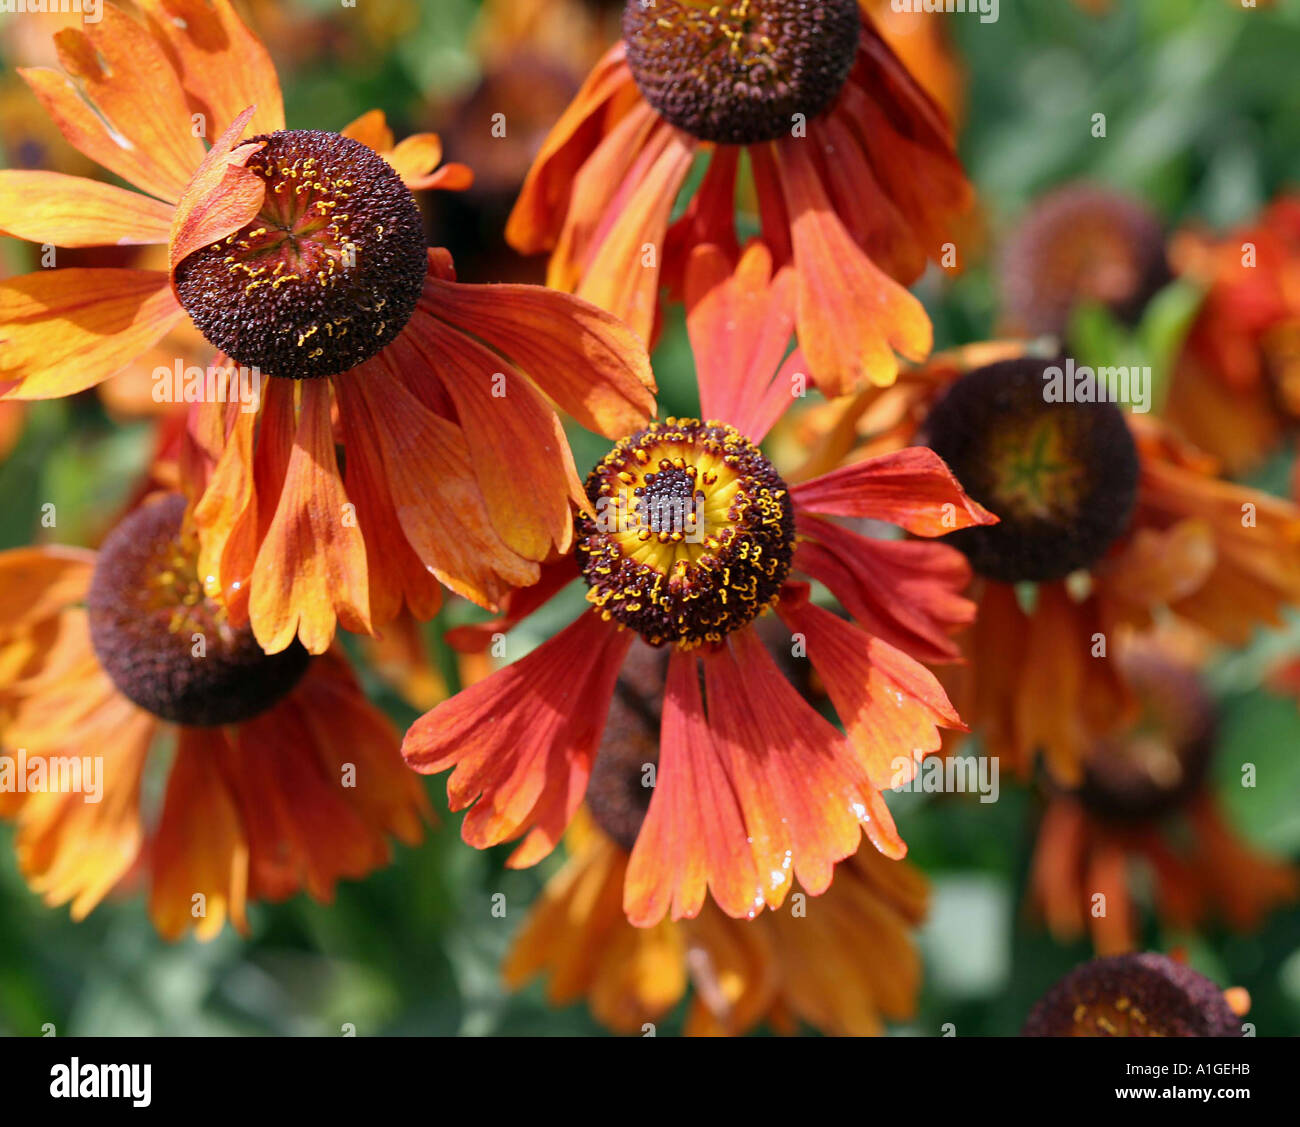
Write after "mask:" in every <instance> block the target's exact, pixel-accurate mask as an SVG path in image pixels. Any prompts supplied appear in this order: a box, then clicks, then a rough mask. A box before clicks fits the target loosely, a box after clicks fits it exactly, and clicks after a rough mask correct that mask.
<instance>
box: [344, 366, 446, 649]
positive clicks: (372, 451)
mask: <svg viewBox="0 0 1300 1127" xmlns="http://www.w3.org/2000/svg"><path fill="white" fill-rule="evenodd" d="M361 394H363V393H362V391H361V388H360V386H359V383H358V381H357V380H355V379H354V378H352V377H351V376H349V375H346V374H345V375H343V376H340V377H338V378H337V379H336V380H335V395H336V396H337V397H338V403H339V422H340V424H341V425H342V428H343V449H344V450H345V451H347V459H346V468H345V471H344V476H343V485H344V488H345V489H346V490H347V494H348V497H349V499H350V500H351V502H352V503H353V504H354V505H355V506H356V513H357V524H358V526H360V528H361V534H362V537H363V538H364V539H365V544H366V575H367V577H368V578H369V581H370V621H371V625H373V626H374V627H375V628H376V629H379V628H380V627H382V626H384V625H385V624H387V623H391V622H393V620H394V619H395V618H396V616H397V615H398V613H399V612H400V611H401V608H402V605H403V604H404V603H405V605H406V606H408V607H409V608H410V611H411V614H413V615H414V616H415V617H416V618H418V619H420V620H421V621H427V620H428V619H430V618H432V617H433V616H434V615H435V614H436V613H437V611H438V607H439V606H441V605H442V587H441V585H440V584H439V583H438V580H437V577H436V576H435V575H434V574H433V573H432V572H430V571H429V569H428V568H427V567H426V566H425V565H424V563H423V562H421V560H420V557H419V556H418V555H416V553H415V549H414V548H412V547H411V544H410V541H408V540H407V539H406V534H405V532H403V531H402V524H401V521H400V520H399V519H398V516H397V511H396V509H395V508H394V507H393V498H392V494H391V493H390V492H389V488H388V482H387V481H386V480H385V477H384V459H383V453H382V451H381V450H380V449H379V447H378V445H377V444H376V443H375V442H374V441H373V438H372V436H371V432H370V430H369V429H368V424H367V419H368V415H367V413H366V410H365V407H364V406H363V405H360V404H357V403H356V398H357V397H358V396H359V395H361Z"/></svg>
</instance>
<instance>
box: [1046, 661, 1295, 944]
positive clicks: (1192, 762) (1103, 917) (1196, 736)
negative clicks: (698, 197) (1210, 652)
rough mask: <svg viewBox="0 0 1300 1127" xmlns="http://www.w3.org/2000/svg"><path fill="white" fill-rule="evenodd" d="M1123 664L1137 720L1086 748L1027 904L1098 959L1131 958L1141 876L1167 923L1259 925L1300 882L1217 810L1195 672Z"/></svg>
mask: <svg viewBox="0 0 1300 1127" xmlns="http://www.w3.org/2000/svg"><path fill="white" fill-rule="evenodd" d="M1121 666H1122V668H1123V671H1124V675H1125V682H1126V684H1127V685H1128V686H1129V687H1130V688H1131V689H1132V690H1133V691H1134V693H1135V695H1136V696H1137V698H1138V700H1139V702H1140V704H1141V706H1142V707H1141V719H1140V721H1138V722H1135V723H1134V724H1133V725H1131V726H1130V727H1128V728H1127V729H1126V730H1124V731H1123V732H1121V733H1118V734H1117V735H1114V736H1110V737H1107V738H1104V739H1101V740H1099V741H1098V742H1097V743H1096V744H1094V745H1093V746H1092V747H1091V748H1089V749H1088V751H1087V753H1086V755H1085V757H1084V764H1083V781H1082V783H1081V785H1080V787H1079V788H1078V789H1077V790H1075V791H1069V792H1058V793H1057V794H1056V795H1055V796H1054V797H1053V798H1052V800H1051V804H1050V806H1049V807H1048V810H1047V812H1046V814H1045V815H1044V817H1043V822H1042V825H1041V826H1040V828H1039V832H1038V842H1037V845H1036V846H1035V850H1034V862H1033V871H1032V874H1031V877H1030V881H1031V890H1032V896H1033V900H1034V903H1035V907H1036V908H1037V909H1038V910H1039V911H1040V912H1041V914H1042V915H1043V917H1044V918H1045V920H1046V922H1047V925H1048V927H1049V928H1050V929H1051V931H1052V933H1053V934H1054V935H1055V936H1056V937H1057V938H1059V939H1061V940H1063V941H1068V940H1073V939H1076V938H1078V936H1079V935H1080V934H1082V933H1083V931H1084V929H1085V926H1086V928H1087V930H1088V932H1089V933H1090V934H1091V937H1092V941H1093V945H1094V946H1095V947H1096V949H1097V950H1098V952H1100V953H1101V954H1115V953H1117V952H1121V951H1129V950H1132V949H1134V948H1135V947H1136V946H1138V943H1139V936H1140V934H1141V923H1142V921H1141V918H1140V913H1139V907H1138V901H1139V896H1138V894H1137V891H1136V890H1137V887H1138V886H1139V876H1138V874H1139V872H1140V871H1142V870H1145V871H1146V873H1148V874H1149V876H1150V878H1151V886H1152V893H1153V896H1154V907H1155V911H1156V913H1157V915H1158V917H1159V918H1160V920H1161V921H1162V922H1163V923H1165V924H1167V925H1168V926H1170V927H1174V928H1190V927H1193V926H1195V925H1197V924H1199V923H1201V922H1202V921H1203V920H1204V919H1205V918H1206V917H1208V916H1210V915H1211V914H1214V915H1218V916H1221V917H1223V918H1224V920H1225V921H1226V922H1227V923H1228V924H1229V925H1230V926H1231V927H1233V928H1235V929H1236V930H1238V931H1248V930H1250V929H1252V928H1255V927H1257V926H1258V925H1259V923H1260V921H1261V920H1262V919H1263V917H1264V916H1265V915H1266V914H1267V913H1268V912H1269V911H1270V910H1271V909H1272V908H1274V907H1276V906H1277V905H1279V904H1282V903H1285V902H1287V901H1290V900H1294V899H1295V898H1296V896H1297V895H1300V873H1298V872H1297V870H1296V869H1295V867H1294V866H1292V865H1289V864H1286V863H1285V862H1283V861H1281V860H1277V859H1274V858H1271V857H1267V856H1265V855H1264V854H1262V853H1260V852H1259V851H1257V850H1255V849H1254V848H1252V847H1251V846H1250V845H1248V844H1247V843H1246V842H1244V841H1242V840H1241V838H1240V837H1239V836H1238V835H1237V834H1236V833H1235V832H1234V831H1233V830H1232V829H1231V828H1230V827H1229V825H1228V823H1227V821H1226V820H1225V818H1224V816H1223V814H1222V813H1221V812H1220V809H1219V804H1218V803H1217V802H1216V800H1215V798H1214V796H1213V794H1212V793H1211V790H1210V787H1209V785H1208V783H1207V776H1208V772H1209V767H1210V764H1211V761H1212V759H1213V757H1214V751H1215V738H1216V717H1215V715H1214V709H1213V704H1212V702H1211V701H1210V699H1209V697H1208V695H1207V694H1206V692H1205V690H1204V688H1203V687H1202V686H1201V685H1200V683H1199V680H1198V678H1197V675H1196V673H1195V671H1194V669H1193V668H1192V667H1190V666H1188V665H1186V664H1184V663H1183V661H1181V660H1179V659H1177V658H1175V657H1173V656H1172V655H1171V654H1168V653H1165V652H1163V651H1162V650H1161V649H1159V648H1156V647H1153V646H1152V645H1150V644H1147V645H1145V646H1136V647H1130V648H1128V649H1126V650H1125V651H1124V652H1123V654H1122V660H1121ZM1099 896H1100V897H1103V898H1104V900H1098V897H1099ZM1099 906H1100V907H1101V910H1100V911H1099V910H1098V908H1099Z"/></svg>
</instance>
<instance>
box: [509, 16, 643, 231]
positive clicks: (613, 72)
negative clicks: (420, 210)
mask: <svg viewBox="0 0 1300 1127" xmlns="http://www.w3.org/2000/svg"><path fill="white" fill-rule="evenodd" d="M624 54H625V50H624V47H623V44H622V42H619V43H617V44H615V45H614V46H613V47H611V48H610V49H609V51H608V52H606V54H605V56H604V57H603V58H602V59H601V60H600V62H599V63H597V64H596V66H595V68H594V69H593V70H592V72H591V74H590V75H588V77H587V80H586V81H585V82H584V83H583V84H582V89H581V90H579V91H578V94H577V96H576V97H575V98H574V100H573V102H572V104H570V106H569V108H568V109H566V110H565V111H564V115H563V116H562V117H561V118H560V120H559V121H558V122H556V123H555V127H554V128H553V129H552V130H551V132H550V134H549V135H548V136H547V138H546V140H545V142H543V144H542V149H541V152H539V153H538V154H537V159H536V160H535V161H534V162H533V166H532V168H531V169H529V171H528V177H527V179H526V180H525V181H524V186H523V188H522V190H521V191H520V193H519V199H518V201H517V202H516V203H515V207H514V210H513V211H512V212H511V213H510V219H509V222H508V223H507V224H506V241H507V242H508V243H509V244H510V245H511V246H512V247H514V248H515V249H516V250H518V251H520V252H522V253H523V254H537V253H539V252H541V251H544V250H550V249H551V247H553V246H554V245H555V237H556V236H557V235H558V234H559V231H560V227H561V225H562V224H563V222H564V216H565V212H566V211H567V210H568V207H569V191H570V187H571V184H572V181H573V176H574V174H575V173H576V172H577V170H578V168H579V167H580V166H581V165H582V164H583V162H584V161H585V160H586V159H587V157H588V155H589V154H590V151H591V149H592V148H593V147H595V145H596V144H597V143H598V141H599V139H600V136H601V131H602V127H603V125H604V122H603V121H602V116H603V115H604V114H605V113H606V111H607V110H608V109H609V106H610V104H611V102H612V101H616V100H617V101H621V102H622V103H623V104H624V105H626V104H627V103H628V102H638V101H640V94H639V92H638V91H637V89H636V84H635V82H634V80H633V78H632V73H631V71H629V70H628V68H627V64H626V63H625V62H624Z"/></svg>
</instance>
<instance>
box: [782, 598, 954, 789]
mask: <svg viewBox="0 0 1300 1127" xmlns="http://www.w3.org/2000/svg"><path fill="white" fill-rule="evenodd" d="M777 611H778V613H779V614H780V615H781V618H782V620H783V621H784V622H785V623H786V625H787V626H789V627H790V630H791V631H792V632H793V633H797V634H801V635H803V637H804V639H805V642H806V645H807V653H808V659H809V660H810V661H811V662H812V664H813V668H814V669H815V670H816V671H817V674H818V676H819V677H820V678H821V680H822V683H823V684H824V685H825V686H826V692H827V694H828V695H829V696H830V698H831V703H832V704H833V705H834V706H835V711H836V713H837V714H838V716H839V718H840V723H841V724H843V725H844V731H845V733H846V734H847V735H848V738H849V742H850V743H852V745H853V746H854V748H856V749H857V752H858V755H859V757H860V759H861V762H862V765H863V767H864V768H865V770H866V772H867V777H868V778H869V779H870V780H871V784H872V786H874V787H876V788H877V789H879V790H887V789H889V788H891V787H897V786H902V785H905V784H906V783H908V782H910V781H911V779H912V778H913V777H914V776H915V774H916V764H917V763H919V762H920V761H921V760H922V759H923V758H924V757H925V756H926V755H928V754H929V753H930V752H932V751H938V750H939V745H940V742H941V741H940V737H939V728H941V727H943V728H957V729H963V730H964V728H965V725H963V724H962V722H961V718H960V717H959V716H958V715H957V713H956V711H954V709H953V707H952V705H951V704H950V703H949V701H948V697H947V696H946V695H945V693H944V691H943V689H942V688H941V687H940V685H939V682H938V681H936V680H935V678H934V674H932V673H931V672H930V671H929V670H928V669H926V668H925V666H923V665H921V664H920V663H919V662H917V661H914V660H913V659H912V658H910V657H908V656H907V655H906V654H905V653H903V652H902V651H900V650H896V649H895V648H894V647H893V646H891V645H890V644H889V643H888V642H885V641H882V640H881V639H879V638H873V637H871V636H870V635H869V634H866V633H864V632H863V631H862V630H859V629H858V628H857V627H856V626H854V625H853V624H852V623H849V622H845V621H844V620H843V619H842V618H839V617H837V616H836V615H834V614H831V612H830V611H828V610H823V609H822V608H821V607H818V606H815V605H813V604H812V603H810V602H808V601H807V593H806V589H805V592H804V595H803V597H802V598H797V599H790V598H785V597H783V598H782V599H781V602H780V603H779V604H778V606H777Z"/></svg>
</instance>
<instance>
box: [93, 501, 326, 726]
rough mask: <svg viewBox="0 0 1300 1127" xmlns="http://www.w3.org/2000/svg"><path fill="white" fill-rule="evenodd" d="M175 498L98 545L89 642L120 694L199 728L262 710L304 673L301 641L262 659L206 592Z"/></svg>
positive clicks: (141, 513)
mask: <svg viewBox="0 0 1300 1127" xmlns="http://www.w3.org/2000/svg"><path fill="white" fill-rule="evenodd" d="M184 513H185V499H184V498H183V497H181V496H180V495H179V494H177V495H173V496H171V497H168V498H167V499H166V500H163V501H160V502H158V503H156V504H152V505H148V506H146V507H145V508H142V509H139V510H137V511H136V512H134V513H132V514H131V515H130V516H128V517H127V518H126V519H125V520H124V521H122V522H121V524H119V525H118V526H117V527H116V528H115V529H114V530H113V532H112V533H111V534H110V535H109V536H108V538H107V539H106V540H105V541H104V545H103V547H102V548H101V549H100V552H99V558H98V560H97V561H96V564H95V573H94V576H93V578H92V580H91V584H90V590H89V592H88V594H87V597H86V607H87V612H88V617H89V622H90V640H91V644H92V645H93V647H94V650H95V656H96V657H97V658H98V659H99V663H100V665H101V666H102V667H103V669H104V671H105V672H106V673H107V674H108V676H109V677H110V678H111V679H112V681H113V684H114V685H116V686H117V688H118V689H119V690H120V691H121V692H122V694H123V695H124V696H126V697H128V698H129V699H130V700H132V701H134V702H135V703H136V704H138V705H139V706H140V707H141V708H143V709H145V710H146V711H148V712H151V713H153V714H154V715H155V716H157V717H159V718H160V719H162V720H167V721H170V722H172V723H175V724H185V725H190V726H195V727H205V726H212V725H218V724H238V723H240V722H241V721H244V720H249V719H251V718H252V717H254V716H256V715H258V713H261V712H264V711H266V709H268V708H270V707H271V706H272V705H273V704H275V703H276V702H277V701H279V700H280V699H281V698H282V697H284V696H285V695H286V694H287V693H288V692H289V691H290V690H292V689H293V687H294V686H295V685H296V684H297V683H298V681H299V679H300V678H301V677H302V675H303V673H304V672H306V669H307V664H308V662H309V661H310V656H309V655H308V653H307V651H306V650H305V649H303V648H302V646H300V645H299V644H298V643H297V642H295V643H294V644H293V645H291V646H290V647H289V648H288V649H286V650H284V651H283V652H281V653H277V654H272V655H268V654H266V653H263V652H262V649H261V647H259V646H258V644H257V641H256V639H255V638H254V637H253V632H252V629H251V628H250V627H249V626H247V625H245V626H242V627H232V626H231V625H230V623H229V622H228V621H227V619H226V612H225V610H224V608H223V607H222V606H221V604H220V603H217V602H214V601H213V600H212V599H209V598H208V597H207V596H206V595H204V593H203V587H202V584H201V583H200V581H199V577H198V572H197V570H196V566H195V564H196V557H195V549H196V545H195V544H194V543H193V542H192V541H191V540H190V539H189V538H188V537H187V536H185V535H184V534H183V533H182V529H181V520H182V517H183V516H184Z"/></svg>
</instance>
